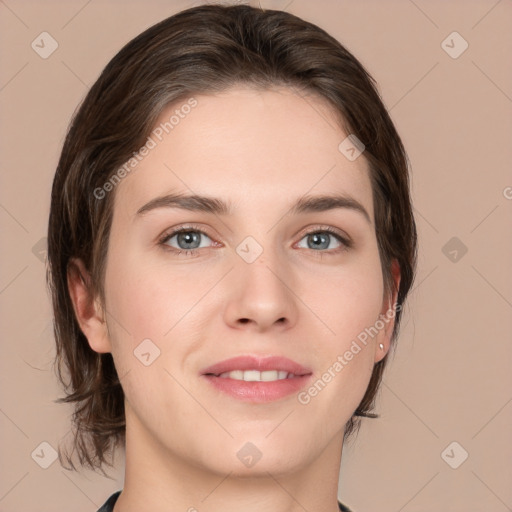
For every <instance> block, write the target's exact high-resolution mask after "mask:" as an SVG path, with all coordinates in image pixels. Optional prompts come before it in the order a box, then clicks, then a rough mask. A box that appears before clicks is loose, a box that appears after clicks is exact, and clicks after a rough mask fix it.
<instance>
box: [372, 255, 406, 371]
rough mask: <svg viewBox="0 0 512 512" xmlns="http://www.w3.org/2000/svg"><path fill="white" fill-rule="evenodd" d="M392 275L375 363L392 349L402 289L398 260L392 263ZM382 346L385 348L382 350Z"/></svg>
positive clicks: (376, 340) (376, 338)
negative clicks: (399, 291)
mask: <svg viewBox="0 0 512 512" xmlns="http://www.w3.org/2000/svg"><path fill="white" fill-rule="evenodd" d="M391 275H392V278H393V292H392V293H391V294H390V295H389V296H388V297H384V299H383V301H382V310H381V312H380V316H379V320H380V321H381V322H382V323H383V324H384V326H383V327H382V328H381V329H379V333H378V335H377V336H376V337H375V346H374V348H375V362H376V363H378V362H379V361H381V360H382V359H384V356H385V355H386V354H387V353H388V352H389V349H390V347H391V336H392V334H393V329H394V327H395V316H396V300H397V297H398V289H399V287H400V265H399V264H398V261H397V260H393V261H392V263H391ZM381 345H382V347H383V348H381Z"/></svg>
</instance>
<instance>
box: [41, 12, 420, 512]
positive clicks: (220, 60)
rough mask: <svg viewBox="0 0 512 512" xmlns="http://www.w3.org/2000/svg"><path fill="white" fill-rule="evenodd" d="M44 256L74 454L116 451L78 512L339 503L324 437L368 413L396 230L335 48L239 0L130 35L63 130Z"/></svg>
mask: <svg viewBox="0 0 512 512" xmlns="http://www.w3.org/2000/svg"><path fill="white" fill-rule="evenodd" d="M48 259H49V263H50V267H49V274H48V280H49V285H50V289H51V292H52V297H53V308H54V315H55V335H56V341H57V359H56V361H57V363H58V369H59V376H60V378H61V381H62V382H63V384H64V385H65V386H66V390H67V396H66V397H65V398H63V399H62V401H65V402H73V403H75V404H76V406H75V407H76V408H75V415H74V426H75V438H74V449H75V451H76V453H77V455H78V462H79V464H80V465H83V466H86V467H91V468H97V469H101V470H103V469H102V468H103V465H104V464H107V465H108V464H110V463H109V461H108V459H109V456H110V455H112V453H113V450H114V449H115V448H116V447H118V446H121V447H124V448H125V450H126V468H125V483H124V488H123V489H122V492H121V491H119V492H117V493H115V494H114V495H112V496H111V497H110V498H109V499H108V500H107V502H106V503H105V505H104V506H103V507H102V508H101V509H100V511H101V512H107V511H112V510H113V511H114V512H132V511H140V510H152V511H163V510H189V511H193V510H199V511H201V510H221V509H222V510H223V511H235V510H237V511H238V510H241V509H242V510H246V511H251V510H254V511H256V510H263V509H264V510H272V511H276V512H277V511H283V512H284V511H290V512H291V511H296V510H297V511H298V510H311V511H313V510H314V511H321V512H334V511H335V510H348V508H347V507H346V506H345V505H343V504H342V503H340V502H339V501H338V497H337V491H338V478H339V469H340V461H341V455H342V448H343V442H344V440H346V439H347V437H348V436H349V435H351V434H353V433H355V432H356V430H357V427H358V425H359V418H360V417H365V416H366V417H375V415H374V414H373V413H372V412H371V411H372V409H373V405H374V401H375V397H376V393H377V390H378V387H379V384H380V381H381V377H382V373H383V370H384V365H385V362H386V355H387V353H388V352H389V350H390V349H391V347H392V346H393V343H394V341H395V339H396V336H397V333H398V326H399V321H400V313H401V308H402V305H403V303H404V301H405V299H406V296H407V293H408V291H409V289H410V287H411V284H412V281H413V277H414V271H415V264H416V229H415V223H414V218H413V214H412V207H411V202H410V196H409V180H408V170H407V157H406V154H405V151H404V148H403V146H402V143H401V141H400V138H399V136H398V134H397V132H396V130H395V128H394V126H393V123H392V121H391V120H390V118H389V116H388V114H387V111H386V109H385V107H384V106H383V104H382V101H381V100H380V98H379V95H378V93H377V90H376V88H375V84H374V81H373V79H372V78H371V77H370V75H369V74H368V73H367V72H366V71H365V69H364V68H363V67H362V66H361V64H360V63H359V62H358V61H357V59H356V58H355V57H354V56H353V55H352V54H350V53H349V52H348V51H347V50H346V49H345V48H344V47H343V46H341V45H340V43H339V42H337V41H336V40H335V39H333V38H332V37H331V36H329V35H328V34H326V33H325V32H324V31H323V30H321V29H320V28H318V27H317V26H315V25H312V24H311V23H308V22H306V21H303V20H301V19H299V18H297V17H295V16H293V15H291V14H288V13H285V12H280V11H271V10H265V11H264V10H261V9H256V8H253V7H249V6H245V5H240V6H220V5H205V6H200V7H195V8H191V9H188V10H186V11H183V12H181V13H178V14H176V15H175V16H172V17H170V18H168V19H166V20H164V21H162V22H160V23H158V24H157V25H155V26H153V27H151V28H149V29H148V30H146V31H145V32H143V33H142V34H140V35H139V36H138V37H136V38H135V39H134V40H133V41H131V42H130V43H128V44H127V45H126V46H125V47H124V48H123V49H122V50H121V51H120V52H119V53H118V54H117V55H116V56H115V57H114V58H113V59H112V61H111V62H110V63H109V64H108V65H107V67H106V68H105V70H104V71H103V73H102V74H101V76H100V77H99V79H98V80H97V81H96V83H95V84H94V85H93V87H92V88H91V90H90V91H89V93H88V94H87V96H86V98H85V100H84V101H83V103H82V105H81V106H80V108H79V110H78V111H77V113H76V115H75V117H74V119H73V121H72V123H71V126H70V129H69V132H68V134H67V137H66V140H65V143H64V147H63V150H62V154H61V157H60V161H59V164H58V168H57V172H56V175H55V180H54V184H53V190H52V203H51V211H50V220H49V234H48ZM65 374H69V379H67V377H66V375H65ZM60 456H61V462H62V461H63V458H66V459H67V461H68V463H69V464H70V466H71V467H72V468H73V469H76V468H75V465H74V463H73V460H72V457H71V455H69V454H68V455H65V456H63V455H62V453H60Z"/></svg>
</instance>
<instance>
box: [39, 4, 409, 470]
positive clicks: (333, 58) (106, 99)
mask: <svg viewBox="0 0 512 512" xmlns="http://www.w3.org/2000/svg"><path fill="white" fill-rule="evenodd" d="M235 84H250V85H253V86H256V87H262V88H267V89H268V88H271V87H274V86H286V87H291V88H293V89H294V90H295V91H301V92H303V93H313V94H316V95H317V96H320V97H322V98H324V99H325V100H327V101H328V102H329V103H330V105H331V106H332V108H333V110H334V112H335V113H337V114H338V117H339V121H340V125H341V127H342V128H343V130H344V131H345V132H346V133H347V134H354V135H356V137H357V138H358V139H359V140H360V141H362V142H363V144H364V145H365V151H364V156H365V157H366V159H367V161H368V163H369V168H370V176H371V182H372V190H373V201H374V210H375V223H376V236H377V241H378V247H379V254H380V259H381V264H382V270H383V276H384V284H385V288H386V290H387V291H388V292H389V291H392V289H393V280H392V275H391V263H392V261H393V260H397V262H398V264H399V266H400V272H401V281H400V285H399V289H398V298H397V305H398V306H400V307H399V308H398V310H397V311H396V316H395V326H394V331H393V340H394V339H395V338H396V335H397V333H398V327H399V323H400V316H401V305H402V304H403V302H404V300H405V298H406V296H407V293H408V292H409V289H410V287H411V285H412V282H413V278H414V273H415V265H416V244H417V240H416V227H415V223H414V217H413V213H412V207H411V203H410V197H409V177H408V164H407V156H406V153H405V150H404V148H403V145H402V142H401V140H400V137H399V135H398V134H397V132H396V130H395V127H394V126H393V123H392V121H391V119H390V117H389V115H388V112H387V111H386V108H385V107H384V105H383V103H382V101H381V99H380V97H379V93H378V92H377V88H376V85H375V81H374V79H373V78H372V77H371V76H370V75H369V74H368V72H367V71H366V70H365V69H364V67H363V66H362V65H361V64H360V63H359V61H358V60H357V59H356V58H355V57H354V56H353V55H352V54H351V53H350V52H349V51H348V50H347V49H345V48H344V47H343V46H342V45H341V44H340V43H339V42H338V41H336V39H334V38H333V37H331V36H330V35H329V34H327V33H326V32H325V31H323V30H322V29H320V28H319V27H317V26H316V25H313V24H311V23H308V22H306V21H304V20H302V19H300V18H298V17H296V16H293V15H292V14H289V13H286V12H281V11H274V10H262V9H258V8H253V7H249V6H247V5H234V6H222V5H203V6H200V7H194V8H191V9H187V10H185V11H182V12H180V13H178V14H176V15H174V16H171V17H169V18H167V19H165V20H163V21H161V22H160V23H158V24H156V25H154V26H152V27H150V28H149V29H147V30H146V31H144V32H143V33H142V34H140V35H138V36H137V37H136V38H135V39H133V40H132V41H130V42H129V43H128V44H126V46H124V48H122V49H121V50H120V51H119V53H118V54H117V55H116V56H115V57H114V58H113V59H112V60H111V61H110V62H109V63H108V65H107V66H106V68H105V69H104V70H103V72H102V73H101V75H100V77H99V78H98V79H97V81H96V82H95V83H94V85H93V86H92V87H91V89H90V91H89V92H88V94H87V95H86V97H85V99H84V100H83V102H82V104H81V106H80V108H79V109H78V110H77V111H76V112H75V115H74V117H73V119H72V121H71V123H70V127H69V130H68V133H67V136H66V139H65V142H64V145H63V149H62V153H61V156H60V159H59V163H58V167H57V170H56V174H55V179H54V182H53V189H52V196H51V209H50V217H49V227H48V262H49V266H48V276H47V279H48V285H49V288H50V292H51V295H52V301H53V310H54V332H55V339H56V346H57V354H56V358H55V365H56V367H57V371H58V377H59V379H60V381H61V383H62V384H63V386H64V388H65V391H66V396H65V397H64V398H61V399H59V400H58V402H71V403H74V404H75V406H74V415H73V425H74V442H73V449H74V450H76V451H77V454H78V460H79V463H80V464H81V465H83V466H87V467H90V468H93V469H94V468H99V469H101V470H102V471H103V469H102V465H103V464H104V463H106V464H108V465H110V463H109V462H108V461H107V459H106V455H107V454H108V453H111V454H112V455H113V454H114V448H115V447H116V446H117V445H118V444H119V443H120V442H121V441H124V434H125V416H124V394H123V390H122V388H121V384H120V382H119V378H118V375H117V373H116V369H115V367H114V362H113V359H112V356H111V354H109V353H107V354H100V353H97V352H95V351H93V350H92V349H91V348H90V346H89V344H88V342H87V339H86V338H85V336H84V334H83V333H82V331H81V330H80V327H79V325H78V322H77V319H76V317H75V314H74V310H73V305H72V302H71V299H70V294H69V290H68V285H67V273H68V269H69V263H70V259H71V258H74V257H76V258H80V259H82V261H83V262H84V264H85V267H86V268H87V270H88V271H89V272H90V274H91V283H90V291H91V293H92V294H93V295H94V296H97V297H99V298H100V299H101V300H102V301H103V303H104V296H105V294H104V289H103V283H104V271H105V260H106V250H107V247H108V238H109V231H110V225H111V220H112V205H113V196H114V192H111V193H109V194H106V196H105V197H104V198H102V199H99V198H98V197H97V196H96V194H94V190H97V189H98V188H99V187H102V186H103V185H104V184H105V182H106V181H107V180H108V179H109V177H110V176H111V175H112V174H113V173H114V171H115V170H117V169H119V168H120V166H122V165H123V163H125V162H126V161H127V160H129V159H130V158H131V157H132V155H133V153H134V152H136V151H137V150H138V149H139V148H140V147H141V146H142V145H143V144H144V143H145V141H146V139H147V137H148V135H149V133H150V132H151V130H152V129H153V127H154V124H155V122H156V120H157V117H158V116H159V114H160V113H161V112H162V110H163V109H164V107H166V106H168V105H169V104H170V103H174V102H177V101H179V100H183V99H184V98H186V97H187V96H190V95H192V94H200V93H209V92H210V93H211V92H216V91H222V90H226V89H227V88H228V87H230V86H233V85H235ZM340 142H341V141H340ZM386 359H387V358H384V359H383V360H382V361H380V362H378V363H377V364H375V366H374V370H373V374H372V376H371V380H370V383H369V386H368V388H367V390H366V394H365V395H364V398H363V399H362V401H361V403H360V404H359V406H358V408H357V410H356V411H355V413H354V416H353V417H352V418H351V420H350V421H349V422H348V423H347V425H346V428H345V435H346V436H348V435H349V434H350V433H351V432H353V431H355V430H356V429H357V427H358V426H359V419H358V416H373V417H374V416H375V415H374V414H372V413H371V412H370V411H371V410H372V408H373V405H374V402H375V397H376V394H377V390H378V388H379V384H380V381H381V378H382V374H383V370H384V367H385V364H386ZM59 457H60V460H61V463H62V461H63V459H62V455H61V451H60V449H59ZM66 460H67V462H68V463H69V464H70V465H71V467H72V468H73V469H76V468H75V466H74V464H73V462H72V454H71V455H69V454H66Z"/></svg>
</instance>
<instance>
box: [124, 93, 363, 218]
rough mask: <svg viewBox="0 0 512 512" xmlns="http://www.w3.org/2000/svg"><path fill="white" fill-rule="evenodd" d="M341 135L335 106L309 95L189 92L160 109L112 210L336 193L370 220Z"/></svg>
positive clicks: (279, 201) (356, 165)
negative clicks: (177, 196) (183, 197)
mask: <svg viewBox="0 0 512 512" xmlns="http://www.w3.org/2000/svg"><path fill="white" fill-rule="evenodd" d="M347 135H348V134H347V133H345V132H344V131H343V130H342V129H341V127H340V126H339V122H338V119H337V117H336V113H335V111H334V109H333V107H332V106H330V104H328V103H327V101H326V100H324V99H321V98H319V97H318V96H315V95H308V96H301V95H299V94H298V93H296V92H294V91H293V90H291V89H288V88H281V89H273V90H256V89H254V88H250V87H236V88H231V89H229V90H227V91H224V92H222V93H216V94H211V95H203V94H201V95H194V96H193V100H191V99H190V98H185V99H184V100H182V101H180V102H176V103H174V104H172V105H170V106H168V107H167V108H166V109H164V111H163V112H162V113H161V115H160V117H159V119H158V120H157V122H156V123H155V126H154V129H153V131H152V133H151V134H150V138H151V142H150V143H149V144H148V147H149V146H152V147H151V149H149V151H147V152H145V155H144V156H139V161H138V163H137V165H136V166H135V168H134V170H133V171H132V172H130V174H129V175H128V176H127V177H126V178H124V179H123V180H122V182H121V183H120V184H119V185H118V186H117V190H116V199H115V201H116V208H122V209H123V210H124V211H125V212H126V213H127V214H129V215H133V214H134V212H136V211H137V209H138V208H139V207H140V206H141V205H142V204H144V203H145V202H147V201H150V200H151V199H153V198H155V197H157V196H159V195H162V194H164V193H169V192H176V191H178V192H182V193H186V194H192V193H195V194H204V195H209V196H214V197H219V198H223V199H224V200H226V201H229V202H230V204H234V205H239V206H240V207H242V206H246V207H249V206H250V205H253V206H254V207H256V206H257V207H258V208H260V209H261V208H262V206H263V207H265V206H268V207H278V206H280V205H284V204H285V203H287V202H289V201H291V200H295V199H296V198H298V197H301V196H303V195H306V194H307V195H312V194H315V193H318V194H328V193H332V192H341V193H345V194H348V195H350V196H352V197H355V198H356V199H357V200H358V201H360V202H361V203H362V204H363V205H364V207H365V208H366V209H367V211H368V213H369V214H370V216H371V218H373V207H372V193H371V183H370V179H369V175H368V165H367V162H366V159H365V158H364V156H361V157H359V158H357V159H355V160H353V161H351V160H349V159H347V157H346V156H345V155H344V154H343V153H342V152H341V151H340V149H339V146H340V143H342V141H343V140H344V139H346V137H347ZM363 155H364V154H363ZM263 202H264V203H265V205H262V203H263Z"/></svg>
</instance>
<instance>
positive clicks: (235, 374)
mask: <svg viewBox="0 0 512 512" xmlns="http://www.w3.org/2000/svg"><path fill="white" fill-rule="evenodd" d="M219 377H221V378H223V379H234V380H245V381H246V382H272V381H275V380H284V379H292V378H294V377H295V375H294V374H293V373H288V372H284V371H277V370H269V371H265V372H260V371H258V370H245V371H242V370H234V371H232V372H224V373H221V374H220V375H219Z"/></svg>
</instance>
